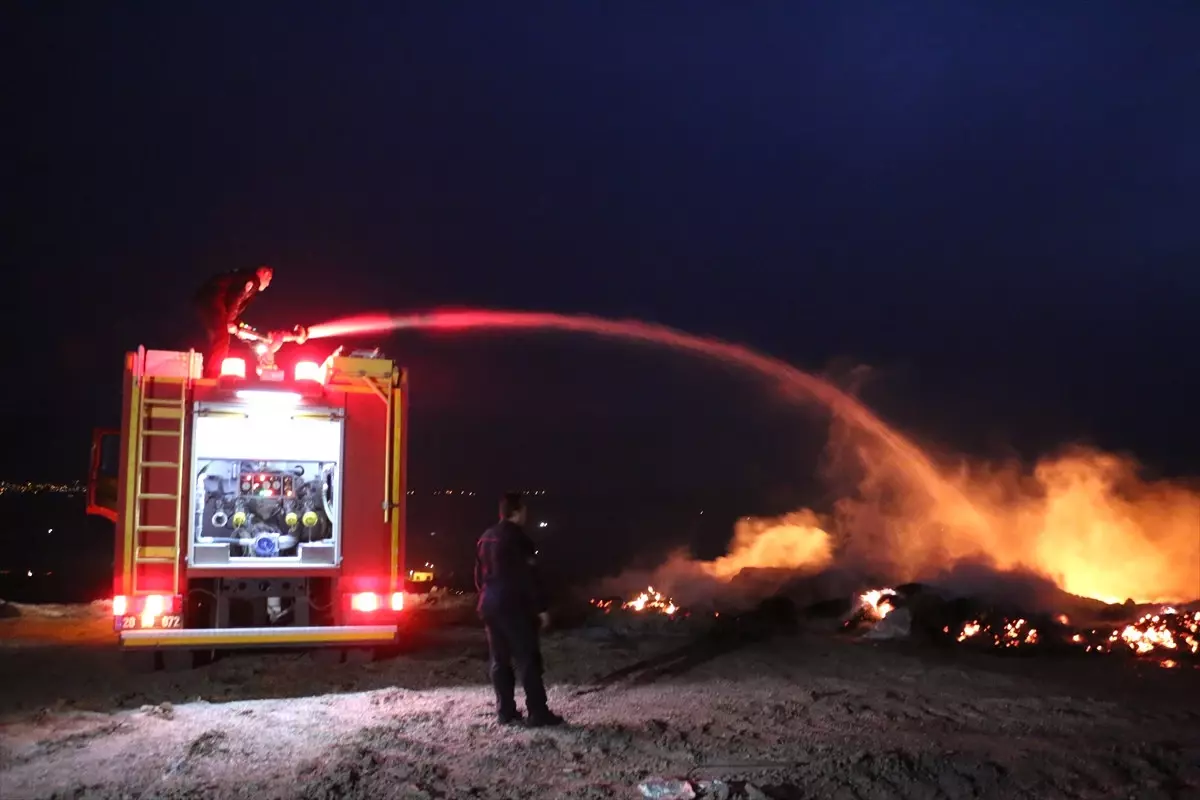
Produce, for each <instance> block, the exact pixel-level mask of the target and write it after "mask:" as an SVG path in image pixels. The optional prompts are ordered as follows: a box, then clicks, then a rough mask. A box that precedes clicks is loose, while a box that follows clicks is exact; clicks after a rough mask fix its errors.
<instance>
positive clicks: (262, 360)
mask: <svg viewBox="0 0 1200 800" xmlns="http://www.w3.org/2000/svg"><path fill="white" fill-rule="evenodd" d="M230 333H232V334H233V335H234V336H236V337H237V338H239V339H241V340H242V341H243V342H246V343H248V344H250V345H252V346H253V349H254V355H255V356H256V357H257V358H258V372H259V374H260V375H261V374H262V373H263V372H264V371H273V370H275V369H276V366H275V354H276V353H278V352H279V349H280V348H281V347H283V346H284V345H285V344H287V343H289V342H294V343H296V344H304V343H305V342H307V341H308V328H306V327H305V326H303V325H296V326H295V327H293V328H292V329H291V330H290V331H270V332H269V333H265V334H264V333H260V332H259V331H258V330H257V329H255V328H252V327H250V326H249V325H247V324H246V323H244V322H240V323H238V324H237V325H236V326H231V329H230Z"/></svg>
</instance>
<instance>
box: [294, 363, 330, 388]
mask: <svg viewBox="0 0 1200 800" xmlns="http://www.w3.org/2000/svg"><path fill="white" fill-rule="evenodd" d="M294 377H295V379H296V380H298V381H316V382H317V383H323V382H324V381H323V378H324V377H325V376H324V370H322V369H321V365H320V364H318V363H317V362H315V361H297V362H296V367H295V371H294Z"/></svg>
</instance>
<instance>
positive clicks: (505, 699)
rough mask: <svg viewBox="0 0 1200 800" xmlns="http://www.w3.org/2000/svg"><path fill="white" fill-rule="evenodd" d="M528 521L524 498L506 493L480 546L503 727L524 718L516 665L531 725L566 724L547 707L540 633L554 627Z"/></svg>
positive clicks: (483, 610)
mask: <svg viewBox="0 0 1200 800" xmlns="http://www.w3.org/2000/svg"><path fill="white" fill-rule="evenodd" d="M525 520H526V508H525V501H524V498H523V497H522V496H521V494H520V493H519V492H508V493H507V494H505V495H504V497H503V498H501V500H500V521H499V522H498V523H496V524H495V525H493V526H492V527H491V528H488V529H487V530H486V531H484V533H483V536H481V537H479V543H478V544H477V545H476V547H475V589H476V590H477V591H478V592H479V615H480V616H481V617H482V618H483V624H484V626H485V627H486V628H487V637H488V649H489V651H490V657H491V675H492V688H493V689H495V691H496V716H497V719H499V721H500V724H501V725H507V724H509V723H512V722H517V721H519V720H520V719H521V712H519V711H517V702H516V698H515V696H514V692H515V691H516V677H517V676H516V674H514V673H513V662H514V661H515V662H516V666H517V673H519V674H520V677H521V685H522V687H523V688H524V689H525V707H526V709H527V710H528V711H529V725H530V726H531V727H537V728H540V727H543V726H546V725H561V724H562V723H563V718H562V717H560V716H558V715H557V714H555V713H554V712H552V711H551V710H550V708H549V707H548V706H547V705H546V687H545V685H544V684H543V682H542V652H541V646H540V644H539V641H538V631H539V628H545V627H547V626H548V625H549V624H550V614H549V612H548V611H547V606H548V604H547V602H546V596H545V593H544V591H543V590H542V586H541V583H540V582H539V581H538V576H537V572H536V569H535V566H534V564H535V556H536V555H537V549H536V548H535V547H534V545H533V540H531V539H530V538H529V536H528V534H526V533H525V529H524V527H523V526H524V525H525Z"/></svg>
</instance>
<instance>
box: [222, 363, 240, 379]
mask: <svg viewBox="0 0 1200 800" xmlns="http://www.w3.org/2000/svg"><path fill="white" fill-rule="evenodd" d="M221 377H222V378H226V377H234V378H245V377H246V359H244V358H227V359H225V360H224V361H222V362H221Z"/></svg>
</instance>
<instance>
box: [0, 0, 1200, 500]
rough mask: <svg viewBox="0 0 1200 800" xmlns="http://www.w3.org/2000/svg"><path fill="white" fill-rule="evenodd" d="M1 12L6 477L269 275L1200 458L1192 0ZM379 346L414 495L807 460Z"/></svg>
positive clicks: (80, 432) (598, 362) (564, 348)
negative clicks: (252, 277)
mask: <svg viewBox="0 0 1200 800" xmlns="http://www.w3.org/2000/svg"><path fill="white" fill-rule="evenodd" d="M817 5H819V6H820V7H815V6H817ZM318 6H322V7H323V8H322V10H319V11H318V10H316V9H317V7H318ZM285 8H286V11H285V10H284V9H285ZM468 9H470V10H468ZM0 13H2V14H3V17H4V21H3V22H2V23H0V28H2V29H4V33H3V34H2V36H3V39H4V41H3V48H4V50H5V51H6V52H7V54H8V56H9V59H8V63H9V66H8V68H7V69H6V80H5V85H6V89H5V95H6V102H5V104H4V105H5V109H6V113H5V124H4V128H5V133H4V136H5V138H6V139H7V140H8V142H7V146H6V147H5V153H6V159H5V160H6V162H7V163H8V166H9V169H8V170H6V172H7V174H8V176H9V177H7V178H6V179H5V180H4V183H5V185H6V190H5V191H4V192H3V195H4V203H5V205H6V206H7V209H8V210H7V211H6V212H5V215H4V216H5V219H6V223H5V225H4V228H5V235H4V236H3V237H2V239H0V242H2V245H0V246H2V247H3V251H2V255H3V263H4V270H5V275H6V280H5V290H6V291H5V297H6V302H5V307H6V312H5V314H4V315H3V323H2V324H3V325H4V326H5V328H6V330H7V336H6V341H7V344H8V347H7V352H6V355H5V359H4V361H5V366H6V369H5V371H4V373H5V376H6V378H7V379H8V381H9V382H10V385H11V386H12V387H13V390H12V391H9V392H5V393H4V394H3V395H0V397H2V401H0V402H2V403H3V407H2V410H0V414H2V417H3V430H2V432H3V437H4V438H3V441H4V447H3V453H2V455H3V459H2V463H0V478H5V479H27V478H30V479H40V478H51V479H69V478H77V477H83V475H84V473H85V470H86V461H87V452H88V433H89V431H90V429H91V428H92V427H93V426H96V425H105V424H113V423H116V422H118V421H119V417H118V413H119V381H120V373H121V363H122V354H123V352H125V351H126V350H129V349H133V348H136V347H137V346H138V345H139V344H144V345H146V346H147V347H150V348H152V349H171V348H181V349H186V348H187V347H189V346H200V344H201V341H202V332H201V330H200V329H199V327H198V325H197V321H196V320H195V319H194V317H193V312H192V310H191V308H190V306H189V300H190V297H191V295H192V293H193V292H194V291H195V288H196V286H197V285H198V284H199V283H200V282H201V281H202V280H203V279H204V278H206V277H207V276H208V275H209V274H211V273H213V272H216V271H222V270H226V269H232V268H236V267H244V266H256V265H258V264H262V263H266V264H270V265H272V266H273V267H274V268H275V270H276V273H275V281H274V283H273V284H272V286H271V288H270V289H269V290H268V292H266V293H265V294H264V295H262V296H261V297H260V298H259V299H258V301H257V302H256V303H255V305H253V306H252V308H251V310H250V312H249V314H248V316H247V321H249V322H250V323H251V324H255V325H257V326H260V327H263V328H270V327H274V326H277V325H278V326H285V325H286V326H291V325H293V324H295V323H316V322H321V321H324V320H326V319H330V318H332V317H335V316H338V315H342V314H350V313H357V312H362V311H368V310H377V309H378V310H397V311H411V310H421V309H427V308H433V307H490V308H512V309H532V310H546V311H562V312H586V313H592V314H600V315H606V316H636V317H641V318H645V319H649V320H652V321H656V322H660V323H664V324H668V325H672V326H676V327H680V328H683V329H686V330H688V331H691V332H695V333H701V334H711V335H716V336H721V337H724V338H728V339H732V340H736V341H739V342H742V343H745V344H748V345H751V346H753V347H757V348H761V349H763V350H765V351H767V352H769V353H771V354H772V355H776V356H779V357H782V358H784V359H787V360H789V361H791V362H793V363H795V364H797V365H799V366H802V367H804V368H807V369H813V370H817V371H825V370H830V371H832V372H833V373H835V374H837V375H840V376H848V375H850V374H852V373H853V368H854V367H855V366H857V365H867V366H869V367H870V368H871V370H870V373H869V378H868V380H867V382H866V384H865V386H864V389H863V391H864V397H865V398H866V399H867V400H868V402H869V403H871V405H872V406H873V407H874V408H876V409H877V410H879V411H880V413H881V414H883V415H884V417H885V418H886V419H888V420H889V421H892V422H894V423H896V424H897V425H899V426H900V427H901V428H903V429H904V430H905V431H907V432H910V433H912V434H913V435H915V436H916V437H917V438H918V440H920V441H922V442H924V443H932V444H934V445H936V446H937V447H938V448H939V449H944V450H949V451H953V452H960V453H966V454H972V455H979V456H996V455H1006V454H1011V453H1017V454H1021V455H1023V456H1026V457H1030V456H1034V455H1037V454H1039V453H1043V452H1047V451H1050V450H1053V449H1054V448H1055V447H1058V446H1060V445H1063V444H1065V443H1068V442H1072V441H1090V442H1094V443H1096V444H1098V445H1101V446H1103V447H1105V448H1110V449H1116V450H1123V451H1130V452H1133V453H1136V454H1137V455H1138V456H1139V457H1140V458H1142V459H1143V460H1144V461H1146V462H1147V463H1148V464H1149V465H1151V466H1152V467H1155V468H1157V469H1160V470H1164V471H1168V472H1174V473H1180V472H1182V473H1195V472H1196V471H1197V463H1196V453H1197V442H1198V438H1200V437H1198V433H1197V431H1198V430H1200V425H1197V423H1196V413H1197V412H1196V410H1197V408H1198V407H1200V402H1198V401H1197V392H1198V391H1200V387H1198V385H1197V383H1198V380H1200V379H1198V377H1197V361H1196V345H1197V343H1200V336H1198V335H1197V333H1196V320H1197V314H1200V190H1198V188H1197V187H1200V46H1198V45H1197V42H1200V4H1197V3H1196V2H1193V1H1192V0H1180V2H1168V1H1167V0H1159V2H1154V3H1128V2H1125V3H1117V2H1089V3H1045V2H1032V1H1031V2H1019V3H1002V4H998V3H969V2H941V3H918V2H905V3H867V4H860V3H841V2H839V3H826V4H801V3H796V2H779V3H754V4H733V3H719V4H718V3H705V2H692V3H686V4H684V3H644V2H609V3H598V2H570V3H561V2H545V3H503V4H501V3H494V4H492V3H489V4H483V3H480V4H456V3H430V2H420V3H417V2H414V3H392V4H369V7H368V4H355V3H339V4H336V8H335V7H334V6H333V5H326V4H315V3H313V4H309V3H289V4H264V3H228V4H212V3H185V2H173V3H161V4H160V3H118V4H109V3H82V2H76V3H59V2H28V3H6V4H4V10H3V11H2V12H0ZM363 343H364V344H376V343H382V344H384V345H385V347H386V349H387V351H388V353H389V354H392V355H395V356H396V357H397V358H398V359H399V360H401V361H402V362H403V363H405V364H407V365H408V366H409V367H410V369H411V381H412V398H413V400H412V402H413V410H412V413H413V438H412V450H411V451H410V466H411V483H412V485H414V486H416V487H420V488H432V487H436V486H439V485H458V486H463V487H466V488H475V487H479V488H481V489H483V490H486V491H492V490H494V489H500V488H504V487H505V486H510V485H514V484H527V485H529V486H542V487H545V488H547V489H550V490H553V491H558V492H581V491H585V490H586V491H591V492H594V493H603V492H604V491H609V490H611V491H633V490H635V489H637V490H640V491H644V492H645V493H646V494H647V495H652V494H654V493H655V492H657V491H673V492H685V493H686V492H690V491H697V492H702V491H705V490H706V489H710V488H713V487H728V486H747V487H758V488H760V489H761V490H762V491H763V492H764V493H769V492H771V491H775V490H776V489H777V488H778V487H781V486H786V485H800V484H805V483H808V482H812V481H813V480H814V476H815V474H816V469H817V455H818V451H819V448H820V446H821V444H822V437H823V435H824V432H825V429H824V427H823V426H822V420H821V418H820V417H819V416H817V417H814V416H813V415H811V414H807V413H803V412H798V411H796V410H792V409H789V408H787V407H786V406H784V405H783V404H781V403H779V402H778V401H777V400H775V399H773V398H772V397H771V396H770V393H769V392H768V391H764V387H763V386H762V384H760V383H758V382H756V381H755V380H753V379H748V378H745V377H739V376H736V375H732V374H729V373H728V372H726V371H724V370H721V369H717V368H714V367H713V366H711V365H706V364H703V363H699V362H696V361H694V360H690V359H686V358H685V359H678V358H673V357H669V356H667V355H664V354H663V353H660V352H654V351H638V350H637V349H635V348H632V347H630V346H629V345H626V344H621V343H595V342H588V341H584V340H581V339H579V338H572V337H563V336H553V337H538V336H533V335H521V336H516V337H512V336H508V337H502V338H501V337H496V336H494V335H491V334H486V335H485V334H471V335H466V336H463V335H449V334H440V335H437V336H430V335H416V334H410V335H406V336H403V337H396V338H392V339H386V340H381V341H379V342H376V341H371V342H363ZM855 374H858V373H855Z"/></svg>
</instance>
